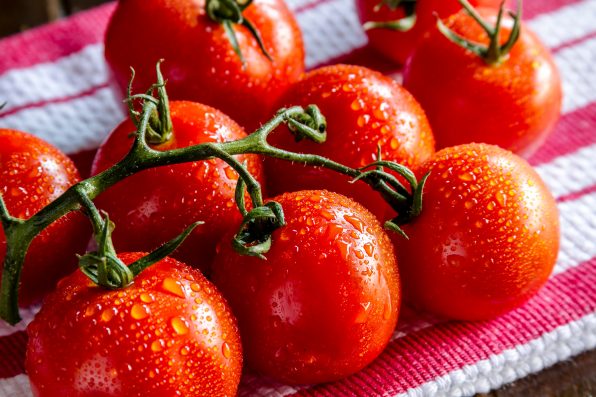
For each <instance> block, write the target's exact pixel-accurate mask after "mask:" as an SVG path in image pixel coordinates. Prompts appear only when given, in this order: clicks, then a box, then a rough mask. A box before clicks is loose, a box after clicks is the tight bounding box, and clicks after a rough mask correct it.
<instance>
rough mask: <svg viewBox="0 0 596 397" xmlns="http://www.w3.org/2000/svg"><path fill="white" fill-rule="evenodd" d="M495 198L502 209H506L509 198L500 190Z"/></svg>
mask: <svg viewBox="0 0 596 397" xmlns="http://www.w3.org/2000/svg"><path fill="white" fill-rule="evenodd" d="M495 198H496V199H497V202H498V203H499V205H500V206H501V207H505V206H506V205H507V196H505V194H503V192H502V191H500V190H499V191H498V192H497V193H496V194H495Z"/></svg>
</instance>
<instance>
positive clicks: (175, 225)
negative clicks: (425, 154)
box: [92, 101, 262, 273]
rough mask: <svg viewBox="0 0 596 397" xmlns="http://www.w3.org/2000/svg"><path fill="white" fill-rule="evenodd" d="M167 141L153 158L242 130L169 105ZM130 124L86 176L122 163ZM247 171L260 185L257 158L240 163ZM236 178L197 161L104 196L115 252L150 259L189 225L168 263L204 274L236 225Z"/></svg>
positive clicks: (134, 179)
mask: <svg viewBox="0 0 596 397" xmlns="http://www.w3.org/2000/svg"><path fill="white" fill-rule="evenodd" d="M170 109H171V115H172V125H173V137H172V139H171V140H170V141H169V142H167V143H164V144H161V145H158V146H154V149H156V150H170V149H176V148H183V147H187V146H191V145H196V144H200V143H205V142H223V141H230V140H236V139H241V138H244V137H245V136H246V134H245V133H244V130H243V129H242V128H241V127H240V126H238V124H236V123H235V122H234V121H232V120H231V119H230V118H229V117H227V116H226V115H224V114H223V113H221V112H220V111H218V110H216V109H213V108H211V107H209V106H206V105H202V104H198V103H192V102H179V101H172V102H170ZM131 131H135V127H134V125H133V124H132V122H131V121H130V120H126V121H124V122H123V123H122V124H120V125H119V126H118V127H117V128H116V129H115V130H114V131H113V132H112V134H111V135H110V136H109V137H108V139H107V140H106V141H105V142H104V143H103V145H102V146H101V147H100V148H99V151H98V152H97V155H96V158H95V160H94V163H93V167H92V173H93V174H94V175H95V174H98V173H99V172H101V171H104V170H105V169H107V168H109V167H110V166H112V165H113V164H115V163H116V162H118V161H119V160H121V159H122V158H124V156H125V155H126V153H128V151H129V149H130V148H131V146H132V143H133V139H132V137H130V136H129V134H130V132H131ZM237 158H238V159H239V160H240V161H241V162H243V161H246V162H247V167H248V170H249V171H250V172H251V173H252V175H254V176H255V177H256V178H257V180H259V181H260V182H262V166H261V162H260V159H259V158H258V157H257V156H255V155H240V156H237ZM237 180H238V175H237V174H236V173H235V171H233V169H232V168H231V167H230V166H228V165H227V164H226V163H225V162H223V161H222V160H217V159H213V160H208V161H198V162H194V163H184V164H178V165H173V166H165V167H159V168H153V169H149V170H145V171H142V172H140V173H138V174H136V175H133V176H131V177H129V178H127V179H125V180H123V181H121V182H119V183H117V184H116V185H115V186H113V187H111V188H110V189H108V190H106V191H105V192H104V193H102V194H101V195H100V196H99V197H98V198H97V200H96V203H97V205H98V207H99V208H101V209H103V210H105V211H107V212H108V214H109V216H110V219H112V220H113V221H114V222H115V224H116V229H115V230H114V233H113V240H114V244H115V247H116V249H117V250H119V251H134V250H143V251H151V250H153V249H155V248H157V247H159V246H160V245H161V244H163V243H164V242H166V241H169V240H170V239H172V238H173V237H175V236H177V235H178V234H180V233H181V232H182V231H183V230H184V229H185V228H186V227H187V226H188V225H190V224H191V223H192V222H195V221H203V222H205V225H202V226H199V227H197V228H196V229H195V230H194V231H193V233H192V234H191V235H190V236H189V237H188V238H187V239H186V240H185V242H184V243H183V244H182V246H181V247H180V248H179V249H178V250H177V251H176V252H175V253H174V254H173V255H172V256H173V257H174V258H177V259H180V260H182V261H183V262H185V263H188V264H189V265H192V266H198V267H199V268H200V269H201V270H202V271H204V272H206V273H208V270H209V263H210V262H211V260H212V258H213V256H214V255H215V245H216V243H217V242H218V241H219V239H220V238H221V235H222V234H223V233H224V232H226V231H227V230H229V225H230V224H239V223H240V221H241V219H242V217H241V215H240V212H239V211H238V208H237V207H236V204H235V201H234V191H235V188H236V182H237Z"/></svg>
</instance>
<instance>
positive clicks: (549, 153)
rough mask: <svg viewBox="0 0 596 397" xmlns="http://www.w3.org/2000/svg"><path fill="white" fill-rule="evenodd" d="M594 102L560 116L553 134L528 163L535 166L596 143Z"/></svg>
mask: <svg viewBox="0 0 596 397" xmlns="http://www.w3.org/2000/svg"><path fill="white" fill-rule="evenodd" d="M595 131H596V102H593V103H591V104H589V105H587V106H585V107H583V108H580V109H577V110H575V111H573V112H571V113H567V114H565V115H563V117H561V119H560V120H559V123H558V124H557V126H556V127H555V130H554V132H553V134H552V135H551V136H550V137H549V138H548V139H547V140H546V142H545V143H544V145H543V146H542V147H541V148H540V150H538V152H537V153H536V154H534V155H533V156H532V157H530V159H529V162H530V164H532V165H534V166H536V165H539V164H544V163H548V162H550V161H552V160H554V159H555V158H557V157H559V156H561V155H564V154H567V153H572V152H574V151H576V150H578V149H580V148H582V147H584V146H588V145H591V144H594V143H596V132H595Z"/></svg>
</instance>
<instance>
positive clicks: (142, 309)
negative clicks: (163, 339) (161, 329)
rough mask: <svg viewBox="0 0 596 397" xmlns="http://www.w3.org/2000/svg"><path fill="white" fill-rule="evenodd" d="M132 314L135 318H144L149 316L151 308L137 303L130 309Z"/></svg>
mask: <svg viewBox="0 0 596 397" xmlns="http://www.w3.org/2000/svg"><path fill="white" fill-rule="evenodd" d="M130 316H131V317H132V318H134V319H135V320H142V319H144V318H146V317H148V316H149V309H148V308H147V306H145V305H139V304H138V303H135V304H134V305H133V306H132V309H130Z"/></svg>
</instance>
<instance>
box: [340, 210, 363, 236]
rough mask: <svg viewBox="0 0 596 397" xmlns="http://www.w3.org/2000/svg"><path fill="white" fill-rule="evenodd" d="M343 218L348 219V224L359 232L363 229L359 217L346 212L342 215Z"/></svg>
mask: <svg viewBox="0 0 596 397" xmlns="http://www.w3.org/2000/svg"><path fill="white" fill-rule="evenodd" d="M344 219H345V220H346V221H348V223H349V224H350V225H352V226H354V228H355V229H356V230H358V231H359V232H362V231H363V230H364V225H363V224H362V221H361V220H360V219H358V218H356V217H354V216H351V215H347V214H346V215H344Z"/></svg>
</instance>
